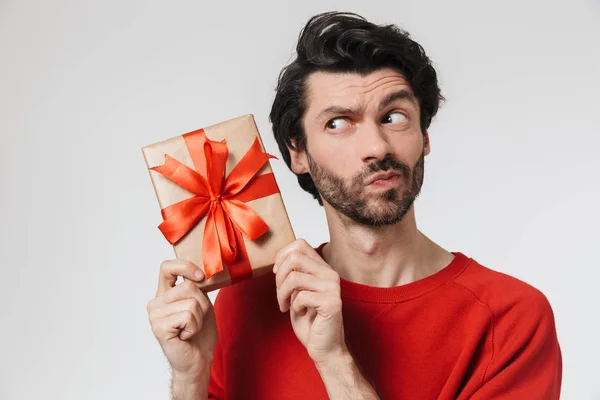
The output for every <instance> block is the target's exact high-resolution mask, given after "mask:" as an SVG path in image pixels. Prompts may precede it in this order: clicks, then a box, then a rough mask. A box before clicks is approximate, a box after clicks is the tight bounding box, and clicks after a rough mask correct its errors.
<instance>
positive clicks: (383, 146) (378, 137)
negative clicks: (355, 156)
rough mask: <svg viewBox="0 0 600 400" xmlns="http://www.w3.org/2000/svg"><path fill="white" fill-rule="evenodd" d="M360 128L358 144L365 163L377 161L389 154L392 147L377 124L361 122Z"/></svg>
mask: <svg viewBox="0 0 600 400" xmlns="http://www.w3.org/2000/svg"><path fill="white" fill-rule="evenodd" d="M361 128H362V129H361V132H360V136H359V137H360V139H359V143H358V146H359V151H360V153H361V158H362V161H364V162H366V163H369V162H373V161H379V160H383V159H384V158H385V157H386V156H388V155H390V154H391V152H392V148H391V146H390V143H389V141H388V137H387V136H386V134H385V132H384V131H383V130H382V129H381V127H380V126H379V124H375V123H368V124H363V126H362V127H361Z"/></svg>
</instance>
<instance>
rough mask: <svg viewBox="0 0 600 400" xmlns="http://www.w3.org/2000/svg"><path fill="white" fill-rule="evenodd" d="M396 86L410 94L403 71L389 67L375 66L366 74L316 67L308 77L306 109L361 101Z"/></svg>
mask: <svg viewBox="0 0 600 400" xmlns="http://www.w3.org/2000/svg"><path fill="white" fill-rule="evenodd" d="M397 90H405V91H407V92H409V93H411V94H413V93H412V89H411V87H410V84H409V83H408V81H407V80H406V78H405V77H404V75H402V74H401V73H400V72H398V71H396V70H395V69H392V68H382V69H378V70H375V71H373V72H371V73H369V74H367V75H360V74H357V73H338V72H324V71H317V72H314V73H312V74H311V75H310V76H309V77H308V79H307V100H308V110H307V111H309V110H312V111H318V110H316V109H319V108H322V107H327V106H328V105H330V103H333V102H335V103H343V104H347V103H349V104H357V103H358V104H362V103H366V102H369V101H371V100H373V99H379V98H381V97H383V96H385V95H387V94H389V93H390V92H393V91H397ZM413 95H414V94H413Z"/></svg>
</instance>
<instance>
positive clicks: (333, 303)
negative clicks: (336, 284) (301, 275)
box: [290, 290, 342, 317]
mask: <svg viewBox="0 0 600 400" xmlns="http://www.w3.org/2000/svg"><path fill="white" fill-rule="evenodd" d="M290 307H291V309H292V310H293V311H294V312H295V313H296V314H299V315H304V314H305V313H306V312H307V310H308V309H311V308H312V309H314V310H316V311H317V313H319V314H321V315H323V316H325V317H326V316H328V315H333V314H334V313H336V312H341V307H342V302H341V299H340V298H336V297H333V296H330V295H329V294H326V293H318V292H311V291H308V290H302V291H300V292H299V293H298V295H297V296H296V297H295V298H294V301H293V302H292V304H291V306H290Z"/></svg>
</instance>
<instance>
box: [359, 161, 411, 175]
mask: <svg viewBox="0 0 600 400" xmlns="http://www.w3.org/2000/svg"><path fill="white" fill-rule="evenodd" d="M366 169H367V170H366V171H365V172H363V173H362V174H360V176H359V178H360V180H362V179H364V178H366V177H368V176H369V175H372V174H374V173H376V172H386V171H388V170H393V171H397V172H399V173H400V174H403V175H404V176H410V172H411V169H410V167H409V166H408V165H406V164H404V163H402V162H400V161H398V160H396V159H395V158H393V157H392V156H390V155H387V156H386V157H385V158H384V159H383V160H381V161H376V162H373V163H371V164H369V165H367V168H366Z"/></svg>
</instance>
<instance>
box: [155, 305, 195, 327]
mask: <svg viewBox="0 0 600 400" xmlns="http://www.w3.org/2000/svg"><path fill="white" fill-rule="evenodd" d="M182 311H189V312H191V313H192V315H193V316H194V319H195V320H196V325H198V326H202V321H203V320H204V318H203V313H202V309H201V308H200V303H199V302H198V300H196V299H195V298H190V299H185V300H179V301H176V302H174V303H170V304H165V305H163V306H162V307H159V308H156V309H154V310H152V311H151V312H150V313H149V319H150V323H151V324H152V323H153V322H154V321H156V320H159V319H161V318H164V317H168V316H169V315H173V314H177V313H180V312H182Z"/></svg>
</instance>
